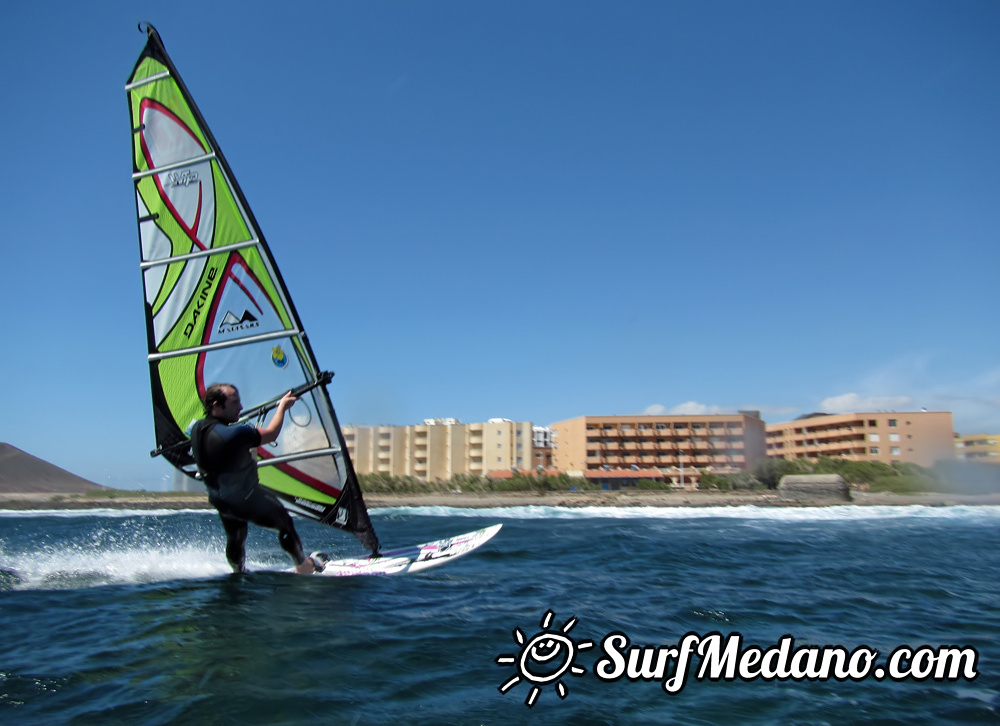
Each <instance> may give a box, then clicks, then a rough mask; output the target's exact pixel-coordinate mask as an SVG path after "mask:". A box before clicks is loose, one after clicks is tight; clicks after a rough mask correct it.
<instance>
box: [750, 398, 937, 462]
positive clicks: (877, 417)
mask: <svg viewBox="0 0 1000 726" xmlns="http://www.w3.org/2000/svg"><path fill="white" fill-rule="evenodd" d="M953 431H954V430H953V423H952V416H951V413H950V412H941V411H935V412H929V411H920V412H898V413H897V412H885V411H878V412H869V413H840V414H823V413H815V414H809V415H807V416H802V417H800V418H797V419H795V420H794V421H787V422H785V423H778V424H769V425H768V426H767V455H768V456H769V457H772V458H776V459H788V460H790V461H791V460H795V459H812V460H815V459H817V458H819V457H820V456H842V457H844V458H846V459H850V460H851V461H881V462H882V463H885V464H892V463H894V462H909V463H913V464H919V465H920V466H933V465H934V462H936V461H938V460H939V459H952V458H954V456H955V443H954V432H953Z"/></svg>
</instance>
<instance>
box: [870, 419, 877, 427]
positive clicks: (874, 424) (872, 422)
mask: <svg viewBox="0 0 1000 726" xmlns="http://www.w3.org/2000/svg"><path fill="white" fill-rule="evenodd" d="M868 425H869V426H878V421H876V420H875V419H873V418H870V419H868Z"/></svg>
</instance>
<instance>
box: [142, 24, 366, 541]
mask: <svg viewBox="0 0 1000 726" xmlns="http://www.w3.org/2000/svg"><path fill="white" fill-rule="evenodd" d="M147 34H148V39H147V43H146V46H145V48H144V49H143V51H142V53H141V54H140V56H139V59H138V60H137V61H136V64H135V67H134V68H133V71H132V75H131V77H130V78H129V79H128V82H127V84H126V86H125V90H126V94H127V96H128V102H129V112H130V115H131V122H132V123H131V129H132V130H133V133H132V135H131V141H132V162H133V164H132V166H133V168H132V179H133V183H134V185H135V195H136V196H135V201H136V216H137V219H138V221H139V224H138V231H139V250H140V261H139V269H140V274H141V276H142V281H143V289H144V294H145V315H146V331H147V336H146V337H147V348H148V350H147V362H148V365H149V372H150V382H151V386H152V398H153V420H154V429H155V433H156V444H157V446H156V449H155V450H154V451H153V452H152V453H153V454H154V455H162V456H163V457H164V458H165V459H167V460H168V461H169V462H170V463H171V464H173V465H174V466H175V467H177V468H178V469H179V470H181V471H182V472H184V473H185V474H187V475H189V476H196V475H197V469H196V467H195V464H194V460H193V459H192V458H191V453H190V446H189V442H188V440H187V435H186V433H185V432H186V431H188V430H189V427H190V426H191V424H193V423H194V421H196V420H197V419H199V418H201V417H202V416H203V415H204V413H203V411H202V409H201V397H202V396H203V395H204V392H205V389H206V388H207V387H208V386H209V385H210V384H212V383H217V382H226V383H231V384H233V385H235V386H236V387H237V388H238V389H239V391H240V397H241V399H242V400H243V402H244V404H245V405H246V406H247V411H257V412H266V411H267V410H268V408H270V407H273V406H274V403H275V402H276V401H277V400H279V399H280V398H281V397H282V396H283V395H284V394H285V393H286V392H287V391H295V392H296V395H297V396H298V401H297V402H296V403H295V405H294V406H292V408H290V409H289V410H288V411H287V412H286V415H285V425H284V427H283V429H282V431H281V435H280V436H279V437H278V439H277V441H275V442H273V443H272V444H271V445H269V446H267V447H262V448H260V449H259V450H258V453H259V458H260V461H259V466H258V474H259V478H260V482H261V484H262V485H263V486H265V487H267V488H268V489H270V490H271V491H272V492H274V494H275V495H276V496H277V497H278V498H279V499H280V500H281V501H282V503H283V504H284V505H285V506H286V507H287V508H288V509H289V510H290V511H294V512H296V513H298V514H300V515H301V516H307V517H310V518H312V519H315V520H317V521H320V522H322V523H324V524H330V525H332V526H335V527H338V528H341V529H344V530H346V531H348V532H351V533H353V534H355V535H356V536H357V537H358V538H359V539H360V540H361V541H362V542H363V543H364V544H365V546H367V547H369V548H370V549H372V551H376V550H377V549H378V538H377V537H376V535H375V532H374V530H373V529H372V526H371V522H370V520H369V517H368V512H367V510H366V508H365V504H364V498H363V496H362V494H361V490H360V487H359V485H358V479H357V475H356V473H355V471H354V467H353V465H352V463H351V460H350V456H349V454H348V451H347V448H346V445H345V442H344V437H343V433H342V431H341V429H340V424H339V422H338V421H337V416H336V413H335V411H334V408H333V405H332V403H331V401H330V396H329V394H328V392H327V389H326V385H327V384H329V382H330V379H331V377H332V374H326V373H321V372H320V371H321V369H320V367H319V365H318V364H317V362H316V359H315V355H314V354H313V351H312V347H311V346H310V344H309V341H308V339H307V338H306V335H305V329H304V327H303V325H302V322H301V320H300V319H299V316H298V313H297V312H296V310H295V308H294V305H293V304H292V300H291V296H290V295H289V293H288V290H287V288H286V286H285V284H284V281H283V280H282V277H281V274H280V272H279V271H278V267H277V265H276V263H275V261H274V257H273V254H272V252H271V249H270V247H269V245H268V243H267V240H266V239H265V237H264V235H263V234H262V233H261V230H260V228H259V226H258V224H257V221H256V219H255V218H254V215H253V213H252V212H251V211H250V206H249V204H248V203H247V200H246V198H245V196H244V194H243V192H242V190H241V189H240V187H239V185H238V184H237V182H236V179H235V177H234V176H233V173H232V169H231V168H230V165H229V163H228V162H227V161H226V159H225V156H224V155H223V153H222V151H221V150H220V148H219V145H218V143H216V140H215V138H214V137H213V135H212V133H211V131H210V130H209V128H208V125H207V123H206V122H205V119H204V117H203V116H202V114H201V112H200V111H199V109H198V107H197V105H196V104H195V102H194V99H193V98H192V96H191V94H190V92H189V90H188V89H187V87H186V86H185V84H184V83H183V81H182V80H181V78H180V75H179V74H178V72H177V69H176V67H175V66H174V64H173V62H172V61H171V59H170V58H169V56H168V55H167V52H166V50H165V49H164V47H163V43H162V41H161V40H160V37H159V34H158V33H157V32H156V31H155V29H153V28H152V26H147Z"/></svg>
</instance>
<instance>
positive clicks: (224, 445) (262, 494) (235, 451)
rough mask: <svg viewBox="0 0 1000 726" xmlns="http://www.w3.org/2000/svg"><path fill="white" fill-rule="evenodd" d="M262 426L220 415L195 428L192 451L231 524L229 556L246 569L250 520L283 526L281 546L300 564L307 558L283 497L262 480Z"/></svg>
mask: <svg viewBox="0 0 1000 726" xmlns="http://www.w3.org/2000/svg"><path fill="white" fill-rule="evenodd" d="M258 446H260V432H259V431H257V429H255V428H254V427H253V426H250V425H249V424H227V423H226V422H225V421H222V420H221V419H218V418H215V417H214V416H207V417H206V418H203V419H202V420H201V421H198V422H197V423H196V424H195V425H194V427H193V428H192V429H191V453H192V455H193V456H194V460H195V461H196V462H197V464H198V469H199V470H200V471H201V473H202V477H203V478H204V481H205V486H207V487H208V500H209V501H210V502H211V503H212V505H213V506H214V507H215V508H216V509H217V510H219V516H220V517H221V518H222V526H223V527H224V528H225V530H226V537H227V542H226V559H227V560H229V564H230V565H231V566H232V568H233V570H235V571H236V572H246V565H245V559H246V553H245V550H244V544H245V543H246V539H247V523H248V522H252V523H253V524H256V525H258V526H260V527H268V528H270V529H276V530H278V542H279V543H280V544H281V548H282V549H283V550H285V552H287V553H288V554H290V555H291V556H292V559H294V560H295V563H296V564H300V563H302V562H303V561H305V559H306V558H305V555H304V554H303V552H302V543H301V541H299V535H298V534H297V533H296V532H295V525H294V524H293V523H292V518H291V516H290V515H289V514H288V512H287V511H286V510H285V508H284V507H283V506H281V502H279V501H278V499H277V498H276V497H275V496H274V495H273V494H271V493H269V492H268V491H267V490H265V489H264V488H263V487H261V486H260V484H259V480H258V479H257V461H256V459H255V457H254V454H253V450H254V449H256V448H257V447H258Z"/></svg>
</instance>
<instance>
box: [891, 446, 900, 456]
mask: <svg viewBox="0 0 1000 726" xmlns="http://www.w3.org/2000/svg"><path fill="white" fill-rule="evenodd" d="M889 453H890V454H892V455H893V456H899V447H898V446H893V447H892V448H890V449H889Z"/></svg>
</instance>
